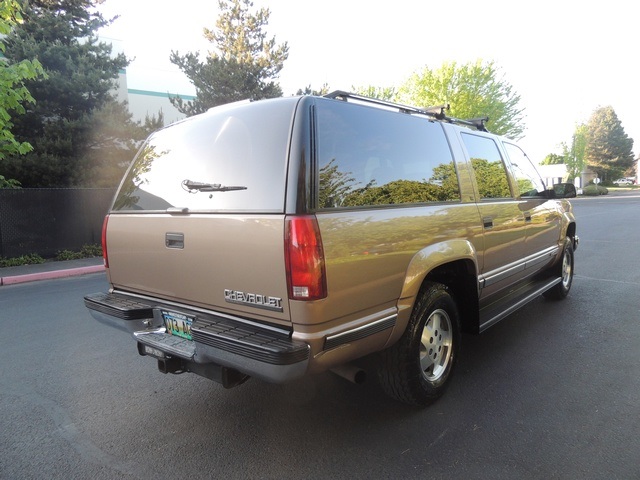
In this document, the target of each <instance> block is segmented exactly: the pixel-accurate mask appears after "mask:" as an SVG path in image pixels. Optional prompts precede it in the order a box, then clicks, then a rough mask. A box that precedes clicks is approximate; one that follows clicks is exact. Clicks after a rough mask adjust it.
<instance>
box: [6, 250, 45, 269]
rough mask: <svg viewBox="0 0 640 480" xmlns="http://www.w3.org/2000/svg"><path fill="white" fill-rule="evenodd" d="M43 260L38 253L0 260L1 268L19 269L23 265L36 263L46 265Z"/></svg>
mask: <svg viewBox="0 0 640 480" xmlns="http://www.w3.org/2000/svg"><path fill="white" fill-rule="evenodd" d="M44 261H45V260H44V258H42V257H41V256H40V255H38V254H37V253H31V254H29V255H22V256H20V257H14V258H0V268H1V267H19V266H21V265H33V264H34V263H44Z"/></svg>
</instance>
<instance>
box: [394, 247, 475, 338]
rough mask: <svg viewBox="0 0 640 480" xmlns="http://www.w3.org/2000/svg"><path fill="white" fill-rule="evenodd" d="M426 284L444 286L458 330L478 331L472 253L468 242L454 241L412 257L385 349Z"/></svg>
mask: <svg viewBox="0 0 640 480" xmlns="http://www.w3.org/2000/svg"><path fill="white" fill-rule="evenodd" d="M429 282H437V283H441V284H443V285H446V286H447V288H448V289H449V290H450V292H451V295H452V296H453V299H454V301H455V302H456V305H457V307H458V311H459V314H460V326H461V328H462V330H463V331H465V332H473V333H476V332H478V322H479V317H478V310H479V308H478V265H477V256H476V250H475V248H474V247H473V245H472V244H471V242H469V241H468V240H456V241H450V242H443V243H437V244H433V245H430V246H428V247H426V248H424V249H422V250H421V251H419V252H418V253H416V255H414V257H413V259H412V260H411V262H410V264H409V267H408V268H407V274H406V276H405V282H404V285H403V288H402V293H401V295H400V299H399V300H398V312H399V315H398V322H397V324H396V328H395V329H394V331H393V333H392V335H391V337H390V338H389V341H388V343H387V346H389V345H391V344H393V343H394V342H395V341H396V340H398V338H400V336H401V335H402V333H403V332H404V330H405V329H406V327H407V324H408V322H409V317H410V315H411V311H412V309H413V306H414V304H415V302H416V299H417V298H418V296H419V295H420V293H421V291H422V290H423V288H424V286H425V284H427V283H429Z"/></svg>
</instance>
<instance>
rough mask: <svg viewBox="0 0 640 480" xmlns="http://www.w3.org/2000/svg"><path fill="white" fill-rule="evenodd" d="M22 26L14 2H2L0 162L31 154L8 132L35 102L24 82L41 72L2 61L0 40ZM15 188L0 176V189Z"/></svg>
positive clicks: (0, 48)
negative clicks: (17, 26)
mask: <svg viewBox="0 0 640 480" xmlns="http://www.w3.org/2000/svg"><path fill="white" fill-rule="evenodd" d="M22 22H23V19H22V8H21V6H20V4H19V3H18V2H17V1H16V0H3V1H2V2H1V3H0V161H2V160H3V159H4V158H6V157H7V156H10V155H24V154H25V153H27V152H30V151H31V150H33V146H32V145H31V144H30V143H29V142H26V141H23V142H20V141H18V140H16V138H15V136H14V134H13V132H12V128H13V121H12V118H13V117H14V116H15V115H22V114H24V113H25V112H26V110H25V107H24V105H25V104H28V103H33V102H35V100H34V98H33V96H32V95H31V93H30V92H29V90H28V89H27V87H26V85H25V82H26V81H28V80H33V79H35V78H37V77H39V76H44V70H43V69H42V65H40V62H38V60H37V59H33V60H31V59H23V60H21V61H19V62H11V61H9V60H8V59H5V58H2V57H3V56H4V52H5V50H6V47H5V42H4V37H5V36H6V35H8V34H9V33H11V30H12V28H14V27H15V26H16V25H20V24H21V23H22ZM2 171H3V169H2V164H0V172H2ZM19 184H20V182H18V181H17V180H15V179H9V178H5V177H4V175H1V174H0V188H11V187H17V186H18V185H19Z"/></svg>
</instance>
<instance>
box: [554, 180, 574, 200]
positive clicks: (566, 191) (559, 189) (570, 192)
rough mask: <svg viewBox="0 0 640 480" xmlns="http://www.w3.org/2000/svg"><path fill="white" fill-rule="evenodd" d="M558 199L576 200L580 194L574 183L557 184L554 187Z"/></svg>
mask: <svg viewBox="0 0 640 480" xmlns="http://www.w3.org/2000/svg"><path fill="white" fill-rule="evenodd" d="M553 191H554V193H555V195H556V198H575V197H576V196H577V195H578V193H577V192H576V186H575V185H574V184H573V183H556V184H555V185H554V186H553Z"/></svg>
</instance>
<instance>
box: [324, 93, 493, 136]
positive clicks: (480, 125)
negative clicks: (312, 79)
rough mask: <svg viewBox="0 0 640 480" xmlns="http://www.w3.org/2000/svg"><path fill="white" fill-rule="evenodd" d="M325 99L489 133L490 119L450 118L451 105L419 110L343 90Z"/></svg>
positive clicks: (329, 94) (328, 95) (326, 96)
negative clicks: (424, 117) (354, 103)
mask: <svg viewBox="0 0 640 480" xmlns="http://www.w3.org/2000/svg"><path fill="white" fill-rule="evenodd" d="M324 97H325V98H333V99H334V100H343V101H345V102H346V101H348V100H349V99H352V100H357V101H360V102H365V103H372V104H374V105H379V106H382V107H388V108H393V109H397V110H398V111H399V112H402V113H409V114H418V115H426V116H428V117H433V118H435V119H436V120H442V121H443V122H448V123H457V124H460V125H466V126H468V127H473V128H475V129H476V130H479V131H481V132H488V130H487V127H486V122H487V121H488V120H489V117H480V118H472V119H469V120H462V119H460V118H454V117H448V116H447V115H446V114H445V112H446V111H447V110H449V105H439V106H435V107H427V108H418V107H411V106H409V105H402V104H400V103H394V102H390V101H388V100H380V99H378V98H372V97H366V96H364V95H358V94H357V93H350V92H345V91H343V90H335V91H333V92H331V93H327V94H326V95H324Z"/></svg>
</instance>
